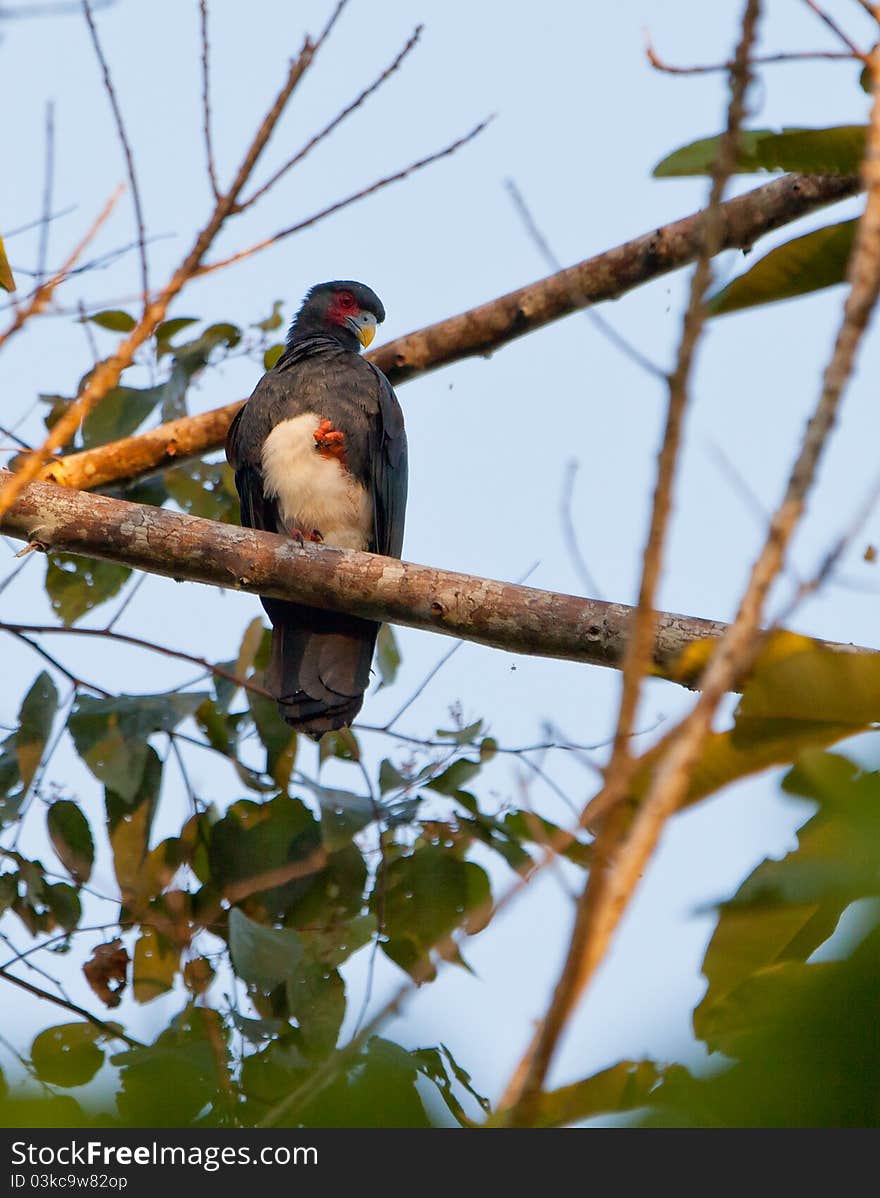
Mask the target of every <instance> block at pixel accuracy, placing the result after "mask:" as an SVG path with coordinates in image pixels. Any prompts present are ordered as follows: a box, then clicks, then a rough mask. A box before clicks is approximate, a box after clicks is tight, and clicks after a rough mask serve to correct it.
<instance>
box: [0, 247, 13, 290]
mask: <svg viewBox="0 0 880 1198" xmlns="http://www.w3.org/2000/svg"><path fill="white" fill-rule="evenodd" d="M0 287H2V288H3V290H4V291H15V279H14V278H13V277H12V270H11V269H10V266H9V259H8V258H7V257H6V247H5V246H4V244H3V238H2V237H0Z"/></svg>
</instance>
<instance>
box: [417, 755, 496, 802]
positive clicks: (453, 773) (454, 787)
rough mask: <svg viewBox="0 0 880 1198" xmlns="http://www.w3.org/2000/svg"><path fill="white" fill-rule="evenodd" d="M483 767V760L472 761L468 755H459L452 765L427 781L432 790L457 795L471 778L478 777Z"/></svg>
mask: <svg viewBox="0 0 880 1198" xmlns="http://www.w3.org/2000/svg"><path fill="white" fill-rule="evenodd" d="M481 768H482V762H480V761H470V760H469V759H468V758H467V757H459V759H458V760H457V761H453V763H452V765H449V766H447V767H446V769H445V770H443V772H442V773H441V774H438V775H437V777H436V778H432V779H431V780H430V781H429V782H427V783H426V785H427V786H429V787H430V788H431V790H437V791H439V792H440V794H443V795H452V796H453V797H455V796H456V795H457V794H458V792H459V791H460V790H461V789H462V788H463V787H464V786H465V785H466V784H467V783H468V782H470V780H471V778H476V776H477V774H478V773H479V772H480V770H481Z"/></svg>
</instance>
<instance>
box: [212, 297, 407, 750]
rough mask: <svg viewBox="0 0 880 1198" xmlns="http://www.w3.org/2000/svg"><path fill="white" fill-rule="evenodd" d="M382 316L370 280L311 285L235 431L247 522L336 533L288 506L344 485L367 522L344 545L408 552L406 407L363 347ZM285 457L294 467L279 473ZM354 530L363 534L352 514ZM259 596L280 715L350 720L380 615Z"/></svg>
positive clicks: (231, 446) (321, 722) (334, 723)
mask: <svg viewBox="0 0 880 1198" xmlns="http://www.w3.org/2000/svg"><path fill="white" fill-rule="evenodd" d="M384 317H385V310H384V308H383V306H382V303H381V301H380V300H379V298H378V297H377V296H376V295H375V293H374V292H373V291H371V290H370V288H368V287H365V286H364V285H363V284H362V283H356V282H353V281H346V280H340V281H336V282H332V283H322V284H319V285H318V286H317V287H313V288H312V289H311V291H310V292H309V293H308V295H307V296H306V298H305V300H304V302H303V305H302V308H301V309H300V311H299V313H298V315H297V316H296V318H295V320H294V321H293V324H292V325H291V327H290V331H289V333H288V337H287V345H286V348H285V350H284V353H283V354H282V355H281V357H280V358H279V360H278V362H277V363H276V364H275V366H274V367H273V368H272V369H271V370H269V371H267V373H266V374H264V375H263V377H262V378H261V379H260V381H259V383H258V384H257V386H256V388H255V390H254V392H253V394H252V395H251V397H250V399H249V400H248V401H247V403H246V404H245V406H244V407H243V408H242V409H241V411H240V412H239V413H238V415H237V416H236V418H235V420H234V421H233V423H232V426H231V428H230V430H229V435H228V438H227V442H226V453H227V457H228V459H229V462H230V464H231V465H232V466H233V468H234V470H235V485H236V487H237V489H238V493H239V497H240V500H241V520H242V524H244V525H246V526H248V527H250V528H260V529H265V530H267V531H269V532H279V533H283V534H284V533H286V534H289V535H291V536H294V537H297V539H299V538H300V536H305V538H306V539H312V540H325V539H326V541H327V543H328V544H333V543H334V540H333V539H332V537H330V536H327V537H326V538H325V537H324V536H323V533H324V531H325V530H323V529H321V528H320V527H317V526H315V527H300V522H299V515H297V518H296V520H295V521H294V524H295V526H294V527H291V511H290V510H288V509H289V508H291V506H293V507H294V508H296V507H297V504H299V507H300V508H301V509H302V511H303V512H307V509H308V511H311V510H317V509H315V504H317V505H318V506H319V507H320V503H321V501H322V498H323V496H322V492H323V491H324V489H325V488H326V494H327V496H328V497H329V496H331V493H332V494H335V493H336V491H337V490H338V488H339V487H340V486H343V487H344V488H346V491H345V494H346V497H347V500H350V502H349V503H348V505H347V506H346V507H345V512H346V513H348V511H349V507H351V510H352V511H355V510H356V511H357V512H358V513H360V515H361V518H362V525H363V528H362V533H363V536H362V543H354V542H351V541H349V542H348V543H347V545H346V547H358V548H363V549H367V550H369V551H370V552H373V553H381V554H384V555H386V556H389V557H399V556H400V553H401V549H402V545H403V526H404V510H405V506H406V491H407V451H406V434H405V431H404V425H403V413H402V412H401V409H400V405H399V404H398V402H397V398H396V396H395V394H394V391H393V390H392V388H391V384H390V383H389V382H388V380H387V379H386V378H385V376H384V375H383V374H382V373H381V372H380V371H379V370H377V369H376V368H375V367H374V366H373V365H372V364H371V363H369V362H368V361H367V360H366V359H365V358H362V357H361V356H360V352H359V351H360V348H361V345H362V344H367V343H368V341H369V339H370V330H372V329H374V328H375V325H376V324H377V323H379V322H381V321H382V320H383V319H384ZM364 329H367V330H368V331H367V332H364V331H363V330H364ZM298 417H300V418H302V419H301V420H297V418H298ZM312 417H315V418H316V420H319V421H321V422H323V424H324V425H327V424H328V422H329V426H328V427H331V428H332V430H333V433H332V438H331V440H333V441H334V444H333V445H332V446H331V445H329V444H328V443H327V442H326V441H323V442H322V441H321V440H319V438H320V436H321V430H320V429H318V430H317V431H315V432H313V433H312V432H311V429H312V427H313V425H314V423H315V421H313V420H312ZM279 429H280V432H279V431H276V430H279ZM303 430H304V431H303ZM273 435H274V437H275V442H274V444H279V445H282V446H283V445H284V444H285V443H284V442H283V441H279V440H278V438H279V436H280V437H282V438H285V437H287V438H289V445H290V446H292V447H293V448H292V450H291V451H290V453H289V454H288V455H287V456H285V455H284V454H282V455H281V456H280V457H275V458H269V457H267V451H266V445H267V441H268V440H269V438H270V437H272V436H273ZM309 435H311V436H312V437H313V438H314V444H313V443H312V442H311V441H309V440H308V436H309ZM295 438H296V439H295ZM294 451H295V452H294ZM314 455H318V456H314ZM279 462H280V463H283V464H285V468H286V464H287V463H288V462H289V463H293V464H294V465H295V466H296V469H292V470H290V471H288V472H287V473H286V474H285V475H284V477H279V466H278V464H277V463H279ZM272 471H274V475H273V474H272ZM338 471H342V472H343V475H342V476H340V475H339V474H338V473H337V472H338ZM273 487H274V488H275V489H274V490H273ZM298 487H301V490H298ZM303 496H305V498H303ZM285 502H286V504H287V507H285ZM297 510H299V509H297ZM340 510H341V509H340ZM366 519H369V524H368V525H367V524H366V523H364V521H365V520H366ZM312 523H314V522H312ZM347 535H349V536H350V537H357V536H358V534H357V530H356V529H355V528H354V525H352V531H351V532H350V533H349V534H347ZM262 603H263V606H264V607H265V609H266V612H267V613H268V615H269V619H270V620H271V622H272V629H273V631H272V653H271V659H270V666H269V671H268V676H267V685H268V688H269V689H270V690H271V691H272V693H273V694H274V695H275V696H276V698H277V700H278V707H279V711H280V712H281V715H282V716H283V718H284V719H285V720H286V721H287V722H288V723H289V724H291V725H292V726H293V727H295V728H297V729H299V730H301V731H303V732H306V733H308V734H309V735H311V736H314V737H316V738H317V737H320V736H321V735H322V734H323V733H324V732H327V731H330V730H332V729H337V728H342V727H346V726H348V725H349V724H350V723H351V722H352V720H354V718H355V716H356V715H357V713H358V712H359V711H360V709H361V705H362V703H363V697H364V692H365V690H366V688H367V685H368V683H369V677H370V667H371V663H372V658H373V652H374V649H375V644H376V637H377V635H378V632H379V625H378V624H377V623H375V622H374V621H372V620H362V619H360V618H358V617H356V616H350V615H345V614H343V613H340V612H333V611H328V610H325V609H322V608H316V607H307V606H305V605H303V604H298V603H288V602H285V601H283V600H278V599H263V600H262Z"/></svg>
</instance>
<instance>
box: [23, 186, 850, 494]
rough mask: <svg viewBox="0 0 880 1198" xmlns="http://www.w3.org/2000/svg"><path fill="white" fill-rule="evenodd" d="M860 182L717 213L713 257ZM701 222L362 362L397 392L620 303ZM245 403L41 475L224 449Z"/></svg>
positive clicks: (167, 461)
mask: <svg viewBox="0 0 880 1198" xmlns="http://www.w3.org/2000/svg"><path fill="white" fill-rule="evenodd" d="M861 186H862V184H861V181H860V180H859V178H858V177H857V176H852V177H850V176H837V175H811V176H806V175H785V176H783V177H782V178H781V179H774V180H773V181H772V182H771V183H765V184H764V185H763V186H762V187H757V188H755V189H754V190H753V191H749V192H746V193H745V194H744V195H741V196H736V197H735V198H734V199H732V200H728V201H726V203H724V204H722V205H721V207H720V215H721V231H720V239H719V240H720V249H722V250H726V249H743V250H747V249H750V248H751V246H752V245H753V243H754V242H755V240H756V239H757V238H758V237H760V236H762V235H763V234H764V233H769V232H770V231H771V230H773V229H777V228H779V227H780V225H785V224H789V223H790V222H791V221H794V220H797V219H798V218H799V217H801V216H805V215H806V214H807V213H809V212H814V211H815V210H816V209H817V208H822V207H824V206H825V205H827V204H833V203H836V202H837V201H838V200H843V199H847V198H848V197H850V196H853V195H856V194H857V192H858V191H859V190H860V189H861ZM704 223H705V214H704V213H703V212H696V213H694V214H692V215H691V216H686V217H684V218H683V219H682V220H678V221H675V222H673V223H672V224H670V225H664V226H663V227H662V228H660V229H652V230H651V232H649V233H645V234H643V235H642V236H641V237H637V238H635V239H634V240H633V241H628V242H626V243H625V244H624V245H620V246H617V247H615V248H614V249H611V250H607V251H606V252H605V253H603V254H598V255H596V257H594V258H588V259H586V261H584V262H581V263H579V264H578V265H577V266H571V267H569V268H568V269H567V270H562V271H558V272H557V273H556V274H553V275H549V276H548V277H547V278H544V279H540V280H539V281H538V282H536V283H531V284H529V285H528V286H526V287H521V288H519V289H518V290H517V291H511V292H510V293H509V294H507V295H502V296H499V297H498V298H497V299H494V300H491V301H490V302H489V303H486V304H482V305H480V306H479V307H477V308H471V309H470V310H469V311H467V312H462V313H460V314H459V315H458V316H452V317H450V318H449V319H448V320H441V321H439V322H438V323H437V324H433V325H428V327H427V328H424V329H419V330H418V331H417V332H413V333H408V334H407V335H406V336H404V337H398V338H397V339H396V340H395V341H389V342H388V343H387V345H383V346H380V347H379V348H378V349H377V350H374V351H373V352H372V353H370V354H368V355H367V357H368V358H369V359H370V361H371V362H373V363H375V365H376V366H378V367H379V368H380V370H382V371H384V372H385V374H386V375H387V376H388V378H389V379H390V380H391V382H392V383H394V384H395V385H396V384H399V383H403V382H406V381H407V380H408V379H411V378H414V377H415V376H416V375H421V374H426V373H427V372H428V371H430V370H436V369H438V367H441V366H446V365H448V364H449V363H451V362H457V361H460V360H461V359H463V358H468V357H473V356H474V355H480V354H482V355H486V354H489V353H491V352H492V351H494V350H496V349H499V348H500V347H501V346H503V345H506V344H507V343H508V342H510V341H513V340H514V339H515V338H516V337H521V336H523V335H524V334H525V333H531V332H534V331H535V330H536V329H539V328H542V327H543V326H544V325H546V324H550V323H551V322H552V321H554V320H559V319H560V318H561V317H563V316H568V315H570V313H572V312H574V311H576V310H577V309H578V308H581V307H586V306H587V305H589V304H596V303H601V302H602V301H604V300H610V299H617V298H618V297H619V296H621V295H624V294H625V293H626V292H628V291H631V290H632V289H633V288H635V287H639V286H641V285H642V284H643V283H648V282H650V281H651V280H652V279H656V278H659V277H660V276H661V275H664V274H668V273H669V272H670V271H673V270H677V269H679V268H680V267H682V266H686V265H688V263H690V262H693V261H694V260H695V258H696V257H697V255H698V253H699V251H700V246H701V245H702V243H703V236H704ZM243 402H244V401H243V400H237V401H235V402H234V403H229V404H226V405H225V406H224V407H222V408H215V409H213V410H212V411H210V412H204V413H201V414H200V415H198V416H186V417H183V418H182V419H180V420H172V421H170V422H169V423H167V424H162V425H160V426H159V427H158V428H155V429H151V430H149V431H148V432H146V433H141V434H140V435H139V436H136V437H126V438H125V439H124V440H121V441H114V442H112V443H111V444H109V445H102V446H100V447H99V448H97V449H90V450H86V451H85V452H83V453H73V454H69V455H68V456H67V457H65V458H60V459H56V460H54V461H52V462H49V463H48V464H47V465H46V466H45V467H44V468H43V471H42V473H41V475H40V477H41V478H44V479H51V480H52V481H53V482H57V483H61V484H62V485H63V486H66V487H77V488H79V489H91V488H94V487H102V486H106V485H107V484H109V483H115V482H120V481H122V480H126V479H133V478H138V477H140V476H141V475H143V474H149V473H150V472H151V471H153V470H159V469H161V468H162V467H164V466H169V465H172V464H175V463H178V462H181V461H184V460H185V459H186V458H192V457H199V456H200V455H202V454H204V453H207V452H208V451H209V450H213V449H217V448H218V447H219V446H221V445H222V444H223V441H224V439H225V437H226V433H227V431H228V429H229V425H230V424H231V423H232V420H233V417H234V416H235V414H236V412H237V411H238V410H239V408H240V407H241V406H242V403H243Z"/></svg>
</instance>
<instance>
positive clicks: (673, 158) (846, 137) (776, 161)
mask: <svg viewBox="0 0 880 1198" xmlns="http://www.w3.org/2000/svg"><path fill="white" fill-rule="evenodd" d="M865 134H866V127H865V126H864V125H840V126H837V127H834V128H828V129H783V130H782V131H781V132H776V131H774V130H772V129H751V130H745V131H744V132H743V133H741V135H740V138H739V145H738V152H737V170H738V172H740V173H745V174H752V173H754V172H757V171H797V172H799V173H800V174H804V175H854V174H856V173H857V172H858V170H859V167H860V165H861V161H862V158H863V157H864V152H865ZM720 140H721V139H720V138H719V137H703V138H700V139H699V141H695V142H691V144H690V145H687V146H683V147H682V148H681V149H679V150H676V151H675V152H674V153H672V154H669V155H668V156H667V157H666V158H664V159H662V160H661V161H660V162H658V163H657V165H656V166H655V167H654V171H653V174H654V177H655V178H656V179H669V178H674V177H681V176H686V175H708V174H711V173H712V170H713V168H714V165H715V162H716V161H717V158H718V149H719V143H720Z"/></svg>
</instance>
